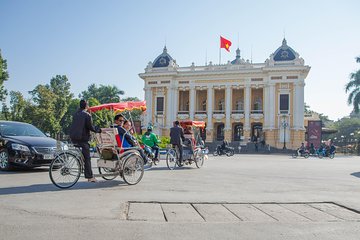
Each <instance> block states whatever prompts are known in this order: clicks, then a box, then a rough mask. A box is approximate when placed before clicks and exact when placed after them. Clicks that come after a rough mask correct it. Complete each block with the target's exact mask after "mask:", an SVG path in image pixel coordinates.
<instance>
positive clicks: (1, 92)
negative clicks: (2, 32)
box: [0, 49, 9, 101]
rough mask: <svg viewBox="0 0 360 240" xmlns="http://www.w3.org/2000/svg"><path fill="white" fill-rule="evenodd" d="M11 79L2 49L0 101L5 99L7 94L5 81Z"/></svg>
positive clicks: (0, 60) (0, 58) (0, 57)
mask: <svg viewBox="0 0 360 240" xmlns="http://www.w3.org/2000/svg"><path fill="white" fill-rule="evenodd" d="M8 79H9V73H8V72H7V62H6V60H5V59H3V58H2V56H1V49H0V101H4V100H5V98H6V96H7V91H6V89H5V87H4V82H5V81H7V80H8Z"/></svg>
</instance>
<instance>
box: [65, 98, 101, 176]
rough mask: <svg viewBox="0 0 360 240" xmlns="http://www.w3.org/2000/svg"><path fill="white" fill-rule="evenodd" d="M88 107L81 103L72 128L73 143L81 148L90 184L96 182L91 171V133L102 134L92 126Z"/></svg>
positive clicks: (74, 116) (82, 101)
mask: <svg viewBox="0 0 360 240" xmlns="http://www.w3.org/2000/svg"><path fill="white" fill-rule="evenodd" d="M87 108H88V105H87V103H86V101H85V100H81V101H80V108H79V109H78V110H77V111H76V112H75V114H74V115H73V121H72V124H71V127H70V138H71V141H72V142H73V143H74V144H75V145H78V146H80V147H81V151H82V154H83V156H84V163H85V178H87V179H88V181H89V182H96V179H95V178H94V175H93V172H92V169H91V157H90V145H89V140H90V131H92V132H101V129H95V127H94V126H93V125H92V118H91V115H90V114H89V113H87V112H86V110H87Z"/></svg>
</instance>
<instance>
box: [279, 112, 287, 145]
mask: <svg viewBox="0 0 360 240" xmlns="http://www.w3.org/2000/svg"><path fill="white" fill-rule="evenodd" d="M282 118H283V119H282V121H281V126H282V127H283V128H284V146H283V149H286V142H285V138H286V128H287V127H288V126H289V124H288V123H287V121H286V115H283V116H282Z"/></svg>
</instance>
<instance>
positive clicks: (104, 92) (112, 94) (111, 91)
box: [79, 84, 124, 104]
mask: <svg viewBox="0 0 360 240" xmlns="http://www.w3.org/2000/svg"><path fill="white" fill-rule="evenodd" d="M120 95H124V91H123V90H120V89H119V88H118V87H116V86H110V85H100V87H97V86H96V84H91V85H90V86H89V87H88V89H87V90H85V91H83V92H81V94H80V96H79V97H80V98H82V99H85V100H88V99H90V98H95V99H97V100H98V101H99V102H100V104H104V103H112V102H119V101H120Z"/></svg>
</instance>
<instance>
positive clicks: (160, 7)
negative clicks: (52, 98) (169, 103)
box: [0, 0, 360, 120]
mask: <svg viewBox="0 0 360 240" xmlns="http://www.w3.org/2000/svg"><path fill="white" fill-rule="evenodd" d="M358 9H360V1H358V0H353V1H351V0H343V1H331V0H317V1H313V0H302V1H280V0H276V1H275V0H273V1H271V0H263V1H261V0H254V1H248V0H246V1H243V0H234V1H232V0H227V1H212V0H207V1H205V0H204V1H196V0H190V1H188V0H182V1H159V0H153V1H145V0H143V1H138V0H132V1H120V0H106V1H102V0H0V24H1V25H0V26H1V28H0V49H1V53H2V56H3V58H5V59H6V60H7V62H8V72H9V74H10V78H9V80H8V81H7V82H6V83H5V87H6V88H7V89H8V90H9V91H11V90H14V91H20V92H22V93H23V94H24V95H25V96H26V97H29V95H28V91H31V90H33V89H34V88H35V86H37V85H38V84H47V83H49V82H50V79H51V78H52V77H54V76H56V75H59V74H60V75H66V76H67V77H68V78H69V81H70V83H71V91H72V92H73V93H74V94H75V96H78V94H79V93H81V92H82V91H84V90H86V89H87V87H88V86H89V85H90V84H92V83H95V84H98V85H100V84H103V85H115V86H117V87H118V88H119V89H121V90H124V91H125V95H124V96H123V97H138V98H140V99H144V91H143V87H144V83H143V80H142V79H140V78H139V76H138V74H139V73H142V72H144V68H145V67H146V65H147V63H148V62H149V61H154V59H155V58H156V57H157V56H158V55H159V54H161V53H162V49H163V47H164V45H165V44H166V46H167V49H168V53H169V54H170V55H171V56H172V57H173V58H174V59H176V62H177V64H179V65H180V67H186V66H190V65H191V63H192V62H194V63H195V65H204V64H205V61H206V59H207V61H208V62H209V61H213V62H214V63H218V61H219V36H220V35H222V36H224V37H226V38H227V39H229V40H231V41H232V43H233V45H232V47H231V48H230V50H231V52H230V53H227V52H225V51H223V52H222V56H221V60H222V63H226V62H227V61H228V60H233V59H235V50H236V48H237V47H239V48H240V50H241V57H242V58H244V59H252V61H253V62H254V63H263V62H264V61H265V60H266V59H267V58H268V57H269V56H270V54H271V53H273V52H274V51H275V50H276V49H277V48H278V47H279V46H281V43H282V40H283V38H284V36H285V38H286V40H287V43H288V45H289V46H290V47H292V48H293V49H294V50H295V51H296V52H298V53H299V54H300V57H302V58H303V59H304V60H305V64H306V65H309V66H310V67H311V70H310V73H309V75H308V77H307V78H306V80H305V84H306V86H305V102H306V104H307V105H309V106H310V108H311V109H312V110H314V111H316V112H319V113H323V114H325V115H327V116H329V118H330V119H332V120H337V119H339V118H341V117H344V116H347V115H349V113H350V112H351V110H352V108H351V106H348V105H347V94H346V93H345V90H344V86H345V84H346V83H347V82H348V81H349V75H350V73H351V72H355V71H356V70H358V69H360V64H358V63H356V61H355V57H357V56H360V31H359V30H360V14H358Z"/></svg>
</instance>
